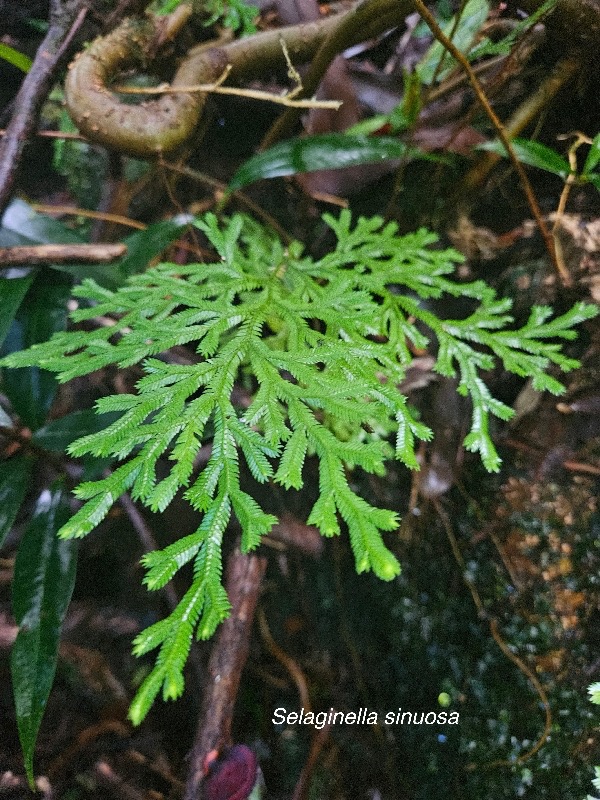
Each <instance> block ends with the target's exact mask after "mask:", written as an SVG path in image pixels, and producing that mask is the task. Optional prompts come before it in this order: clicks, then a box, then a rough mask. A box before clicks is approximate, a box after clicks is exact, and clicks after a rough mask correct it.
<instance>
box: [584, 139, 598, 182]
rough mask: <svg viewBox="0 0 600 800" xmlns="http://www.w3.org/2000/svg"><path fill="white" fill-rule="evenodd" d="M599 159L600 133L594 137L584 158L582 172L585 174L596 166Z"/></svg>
mask: <svg viewBox="0 0 600 800" xmlns="http://www.w3.org/2000/svg"><path fill="white" fill-rule="evenodd" d="M599 161H600V133H599V134H598V135H597V136H595V137H594V140H593V142H592V145H591V147H590V150H589V153H588V154H587V158H586V159H585V164H584V165H583V174H584V175H587V174H588V173H590V172H591V171H592V170H593V169H595V168H596V167H597V166H598V162H599Z"/></svg>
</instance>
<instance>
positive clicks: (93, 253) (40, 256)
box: [0, 244, 127, 269]
mask: <svg viewBox="0 0 600 800" xmlns="http://www.w3.org/2000/svg"><path fill="white" fill-rule="evenodd" d="M126 252H127V247H126V246H125V245H124V244H39V245H31V246H24V247H0V269H3V268H6V267H13V266H15V265H23V266H28V267H33V266H39V265H40V264H78V263H80V264H107V263H109V262H110V261H116V260H117V259H118V258H121V257H122V256H124V255H125V253H126Z"/></svg>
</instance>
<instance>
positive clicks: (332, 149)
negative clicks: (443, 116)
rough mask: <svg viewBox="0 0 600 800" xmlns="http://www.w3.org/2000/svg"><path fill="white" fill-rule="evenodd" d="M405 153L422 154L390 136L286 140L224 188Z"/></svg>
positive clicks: (341, 135)
mask: <svg viewBox="0 0 600 800" xmlns="http://www.w3.org/2000/svg"><path fill="white" fill-rule="evenodd" d="M406 155H411V156H413V157H414V156H415V155H417V156H418V157H420V158H425V157H426V156H425V154H423V153H421V152H420V151H418V150H413V149H410V148H408V147H407V146H406V145H405V144H404V142H401V141H399V140H398V139H394V138H392V137H384V136H360V135H355V134H347V133H327V134H318V135H316V136H305V137H303V138H300V139H288V140H287V141H285V142H280V143H279V144H276V145H275V146H274V147H272V148H271V149H270V150H266V151H265V152H264V153H259V154H258V155H256V156H254V157H253V158H251V159H249V160H248V161H246V163H245V164H242V166H241V167H240V168H239V170H238V171H237V172H236V174H235V175H234V176H233V179H232V181H231V183H230V184H229V187H228V189H229V191H230V192H233V191H235V190H236V189H241V188H242V187H243V186H248V184H250V183H254V181H258V180H261V179H263V178H279V177H281V176H283V175H298V174H300V173H302V172H314V171H315V170H320V169H341V168H342V167H353V166H356V165H357V164H368V163H370V162H373V161H384V160H386V159H391V158H403V157H404V156H406Z"/></svg>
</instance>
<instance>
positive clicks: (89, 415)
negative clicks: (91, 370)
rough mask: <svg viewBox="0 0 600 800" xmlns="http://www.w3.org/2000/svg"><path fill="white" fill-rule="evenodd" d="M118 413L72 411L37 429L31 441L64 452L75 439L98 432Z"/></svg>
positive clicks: (48, 448)
mask: <svg viewBox="0 0 600 800" xmlns="http://www.w3.org/2000/svg"><path fill="white" fill-rule="evenodd" d="M120 416H121V415H120V414H117V413H115V414H97V413H96V412H95V411H94V410H93V409H92V408H88V409H85V410H84V411H73V413H72V414H67V415H66V416H65V417H61V418H60V419H54V420H52V421H51V422H49V423H48V424H47V425H44V427H43V428H40V429H39V430H37V431H36V432H35V433H34V434H33V436H32V437H31V441H32V442H33V443H34V444H36V445H37V446H38V447H42V448H43V449H44V450H50V451H52V452H55V453H64V452H65V451H66V449H67V447H68V446H69V445H70V444H71V443H72V442H74V441H75V440H76V439H80V438H81V437H82V436H88V435H89V434H91V433H98V431H101V430H104V428H107V427H108V426H109V425H112V423H113V422H116V420H117V419H118V418H119V417H120Z"/></svg>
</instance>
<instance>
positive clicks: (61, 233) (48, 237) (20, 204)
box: [0, 200, 84, 247]
mask: <svg viewBox="0 0 600 800" xmlns="http://www.w3.org/2000/svg"><path fill="white" fill-rule="evenodd" d="M82 242H84V239H83V238H82V237H81V236H78V235H77V234H76V233H75V231H72V230H70V229H69V228H67V227H66V226H65V225H63V224H62V222H59V221H58V220H56V219H52V218H51V217H46V216H44V215H43V214H38V213H36V212H35V211H34V210H33V209H32V208H31V206H30V205H28V204H27V203H26V202H25V201H24V200H13V201H12V203H11V204H10V205H9V206H8V208H7V209H6V211H5V212H4V216H3V217H2V228H1V229H0V246H2V247H11V246H13V245H26V244H81V243H82Z"/></svg>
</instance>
